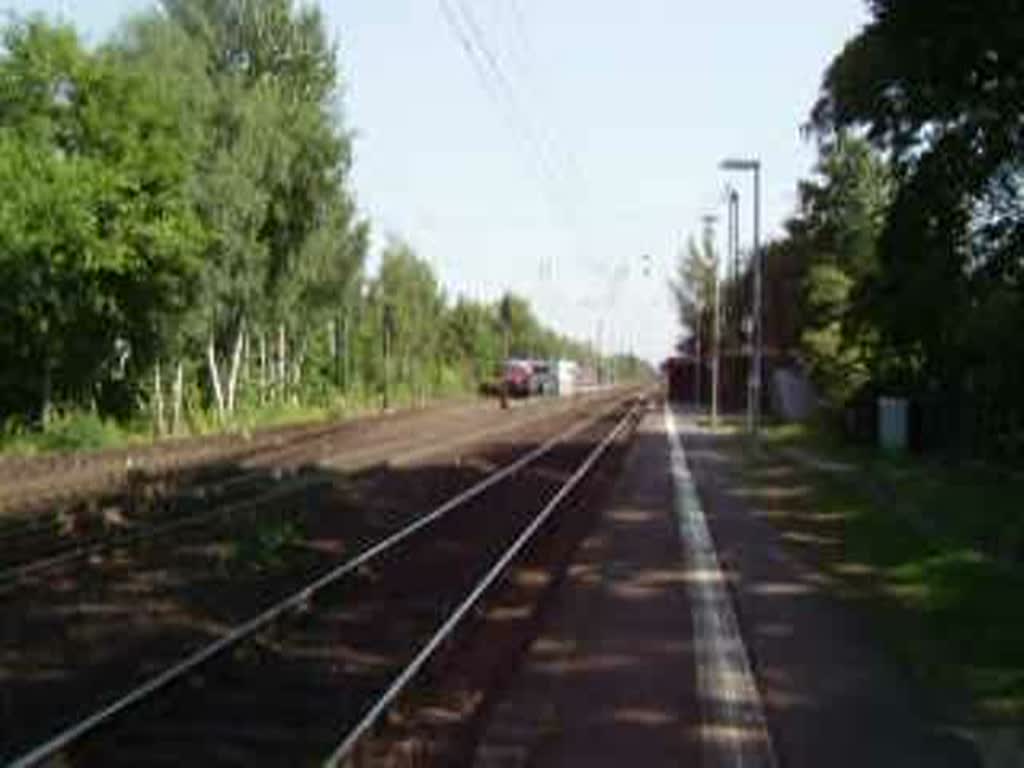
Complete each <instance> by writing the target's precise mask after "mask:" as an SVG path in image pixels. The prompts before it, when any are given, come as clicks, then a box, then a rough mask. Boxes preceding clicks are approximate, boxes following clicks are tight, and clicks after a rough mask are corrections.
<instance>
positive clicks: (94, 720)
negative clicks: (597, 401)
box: [8, 400, 622, 768]
mask: <svg viewBox="0 0 1024 768" xmlns="http://www.w3.org/2000/svg"><path fill="white" fill-rule="evenodd" d="M621 405H622V401H621V400H620V401H618V402H616V403H615V404H614V405H613V406H611V407H610V408H608V409H606V410H605V411H603V412H602V413H601V414H599V415H598V416H596V417H595V418H593V419H589V420H584V421H583V422H581V423H580V424H576V425H574V426H573V427H570V428H569V429H567V430H565V431H564V432H562V433H560V434H558V435H556V436H554V437H552V438H551V439H549V440H547V441H546V442H544V443H543V444H542V445H540V446H538V447H537V448H534V449H533V450H531V451H529V452H527V453H526V454H524V455H523V456H520V457H519V458H518V459H516V460H515V461H512V462H510V463H509V464H506V465H505V466H503V467H501V468H500V469H498V470H496V471H495V472H493V473H492V474H490V475H488V476H487V477H486V478H484V479H483V480H481V481H480V482H479V483H476V484H475V485H473V486H471V487H469V488H467V489H465V490H464V491H462V492H460V493H458V494H456V495H455V496H453V497H452V498H450V499H449V500H448V501H446V502H444V503H443V504H441V505H440V506H439V507H436V508H435V509H433V510H432V511H431V512H429V513H427V514H426V515H423V516H422V517H419V518H417V519H416V520H415V521H413V522H412V523H410V524H409V525H407V526H405V527H403V528H402V529H400V530H398V531H396V532H395V533H393V534H390V535H389V536H387V537H385V538H384V539H382V540H381V541H379V542H377V543H376V544H374V545H372V546H370V547H369V548H367V549H365V550H363V551H362V552H361V553H360V554H359V555H357V556H355V557H354V558H351V559H349V560H346V561H345V562H343V563H341V564H339V565H337V566H334V567H333V568H331V569H330V570H328V571H327V572H326V573H324V574H323V575H322V576H320V577H319V578H317V579H315V580H314V581H312V582H310V583H308V584H306V585H305V586H304V587H302V588H301V589H299V590H297V591H295V592H294V593H292V594H291V595H290V596H288V597H286V598H284V599H283V600H280V601H278V602H277V603H274V604H273V605H271V606H270V607H269V608H266V609H265V610H263V611H262V612H261V613H259V614H257V615H256V616H254V617H253V618H251V619H249V620H248V621H245V622H243V623H241V624H238V625H236V626H235V627H234V628H232V629H231V630H230V631H228V632H227V633H226V634H225V635H223V636H222V637H221V638H219V639H217V640H215V641H214V642H212V643H209V644H207V645H205V646H203V647H201V648H199V649H198V650H196V651H194V652H193V653H191V654H189V655H188V656H186V657H185V658H183V659H182V660H181V661H179V662H177V663H175V664H173V665H171V666H170V667H167V668H166V669H164V670H163V671H162V672H159V673H157V674H156V675H154V676H153V677H151V678H150V679H148V680H147V681H146V682H144V683H142V684H141V685H138V686H136V687H135V688H133V689H131V690H130V691H128V692H127V693H125V694H123V695H122V696H120V697H119V698H117V699H116V700H114V701H112V702H111V703H110V704H107V705H106V706H103V707H101V708H100V709H98V710H96V711H95V712H93V713H92V714H90V715H88V716H87V717H85V718H83V719H81V720H79V721H77V722H76V723H74V724H72V725H70V726H68V727H66V728H64V729H63V730H61V731H60V732H58V733H56V734H55V735H53V736H51V737H50V738H48V739H46V740H45V741H43V742H42V743H40V744H38V745H37V746H35V747H32V748H31V749H29V750H28V751H27V752H23V753H22V754H20V755H18V756H17V757H15V758H14V759H13V760H12V761H10V762H9V763H8V768H32V767H33V766H38V765H40V764H42V763H43V762H44V761H46V760H50V759H52V758H55V757H56V756H58V755H59V754H60V753H61V752H62V751H63V750H65V749H67V748H68V747H69V746H71V745H72V744H74V743H75V742H76V741H78V740H80V739H82V738H83V737H85V736H87V735H88V734H90V733H92V732H93V731H95V730H96V729H98V728H100V727H101V726H103V725H105V724H107V723H109V722H110V721H111V720H113V719H114V718H116V717H118V716H120V715H122V714H124V713H125V712H126V711H128V710H129V709H131V708H133V707H135V706H138V705H139V704H141V703H142V702H143V701H146V700H148V699H149V698H150V697H151V696H153V695H154V694H156V693H157V692H159V691H161V690H163V689H165V688H167V687H168V686H169V685H171V684H172V683H174V682H177V681H179V680H181V679H182V678H184V677H185V676H186V675H188V674H190V673H192V672H194V671H195V670H196V669H198V668H199V667H200V666H202V665H204V664H206V663H208V662H210V661H211V660H212V659H214V658H216V657H218V656H220V655H221V654H222V653H224V652H225V651H227V650H229V649H231V648H233V647H234V646H236V645H238V644H239V643H240V642H242V641H244V640H246V639H248V638H250V637H252V636H253V635H255V634H256V633H257V632H259V631H261V630H263V629H264V628H265V627H267V626H269V625H270V624H272V623H273V622H275V621H277V620H278V619H279V618H281V617H282V616H284V615H286V614H288V613H289V612H292V611H300V610H302V609H303V608H305V607H306V606H308V604H309V603H310V601H311V600H312V598H313V597H314V596H315V595H316V594H317V593H318V592H320V591H322V590H323V589H325V588H326V587H328V586H330V585H332V584H334V583H335V582H337V581H338V580H340V579H341V578H343V577H344V576H346V575H347V574H349V573H351V572H352V571H354V570H356V569H357V568H359V567H361V566H363V565H365V564H366V563H368V562H370V561H371V560H373V559H375V558H376V557H378V556H380V555H381V554H383V553H385V552H387V551H388V550H390V549H392V548H394V547H395V546H396V545H398V544H400V543H401V542H403V541H405V540H407V539H409V538H410V537H412V536H413V535H415V534H417V533H419V532H420V531H422V530H423V529H424V528H426V527H428V526H429V525H431V524H433V523H434V522H436V521H438V520H440V519H441V518H442V517H444V516H445V515H447V514H448V513H449V512H451V511H452V510H453V509H456V508H457V507H459V506H461V505H462V504H465V503H466V502H467V501H469V500H470V499H472V498H475V497H476V496H479V495H480V494H481V493H483V492H484V491H486V490H488V489H489V488H491V487H492V486H494V485H497V484H498V483H500V482H501V481H503V480H505V479H506V478H508V477H510V476H512V475H514V474H515V473H517V472H519V471H520V470H521V469H523V468H524V467H526V466H528V465H529V464H531V463H533V462H534V461H536V460H537V459H538V458H540V457H541V456H543V455H544V454H546V453H549V452H550V451H551V450H552V449H553V448H555V447H556V446H558V445H560V444H561V443H564V442H565V441H566V440H568V439H570V438H571V437H573V436H575V435H577V434H579V433H580V432H583V431H584V430H585V429H587V428H588V427H591V426H593V425H594V424H596V423H598V422H600V421H601V420H603V419H604V418H606V417H607V416H609V415H610V414H611V413H613V412H614V411H615V410H616V409H618V408H620V407H621Z"/></svg>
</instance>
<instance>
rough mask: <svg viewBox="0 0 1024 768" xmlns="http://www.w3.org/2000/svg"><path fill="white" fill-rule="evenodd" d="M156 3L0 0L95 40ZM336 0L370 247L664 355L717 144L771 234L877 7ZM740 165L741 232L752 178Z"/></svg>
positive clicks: (742, 0)
mask: <svg viewBox="0 0 1024 768" xmlns="http://www.w3.org/2000/svg"><path fill="white" fill-rule="evenodd" d="M152 2H153V0H13V2H12V0H0V7H4V6H6V7H8V8H12V9H13V10H14V11H16V12H18V13H24V12H29V11H37V10H42V11H44V12H47V13H58V12H60V13H63V14H64V15H65V17H67V18H68V19H70V20H72V21H74V22H75V23H76V24H77V25H78V26H79V28H80V29H81V30H82V31H83V33H84V34H85V36H86V39H87V40H89V41H90V42H97V41H99V40H101V39H102V38H103V37H104V36H105V35H106V34H108V33H109V31H110V30H111V29H112V27H113V26H114V25H115V24H116V23H117V20H118V19H119V18H120V17H122V16H123V15H124V14H126V13H128V12H131V11H134V10H139V9H144V8H147V7H149V6H150V5H151V3H152ZM323 4H324V7H325V9H326V12H327V16H328V18H329V20H330V24H331V26H332V31H333V33H334V34H335V35H336V38H337V40H338V42H339V44H340V50H341V66H342V71H343V72H344V77H345V99H344V103H345V113H346V120H347V123H348V125H349V127H350V128H352V129H353V130H354V131H355V132H356V141H355V154H356V159H355V169H354V178H353V181H354V184H355V191H356V195H357V197H358V199H359V202H360V205H361V207H362V208H363V210H364V211H365V212H366V214H367V215H368V216H369V217H370V218H371V220H372V222H373V224H374V228H375V231H376V234H377V238H376V244H375V248H377V249H379V247H380V244H381V243H382V242H383V240H384V237H385V236H386V235H387V234H389V233H392V234H395V235H398V236H400V237H402V238H404V239H406V240H408V241H409V242H410V243H411V244H412V245H413V246H414V247H415V248H416V250H417V251H418V252H419V253H420V255H421V256H423V257H424V258H426V259H428V260H430V261H431V262H432V263H433V264H434V266H435V268H436V269H437V271H438V273H439V275H440V277H441V279H442V281H443V282H444V284H445V285H446V286H448V288H449V290H450V292H451V293H452V294H455V293H459V292H462V293H467V294H469V295H472V296H475V297H485V298H491V297H494V296H497V295H498V294H499V293H501V292H502V291H503V290H505V289H506V288H511V289H513V290H515V291H517V292H520V293H522V294H525V295H526V296H528V297H529V298H530V299H531V300H532V301H533V303H534V306H535V307H536V309H537V310H538V313H539V314H540V315H541V316H542V317H543V318H544V319H545V320H547V321H548V322H549V323H551V324H553V325H555V326H556V327H558V328H559V329H560V330H563V331H567V332H570V333H573V334H574V335H577V336H580V337H587V338H594V337H596V335H597V332H598V329H599V327H600V328H601V329H602V330H603V336H604V338H603V340H602V345H603V346H604V348H605V349H606V350H611V349H616V350H618V349H630V348H632V349H635V351H636V352H637V353H639V354H642V355H643V356H645V357H647V358H649V359H652V360H655V359H660V358H662V357H664V356H665V355H666V354H668V353H669V351H670V350H671V346H672V342H673V340H674V339H675V338H676V337H677V336H678V334H679V329H678V327H677V325H676V320H675V314H674V311H673V308H672V306H671V303H670V299H669V295H668V291H667V288H666V279H667V275H668V271H669V270H670V269H671V265H672V262H673V261H674V259H675V258H676V255H677V253H678V251H679V250H680V248H681V245H682V243H683V242H684V241H685V238H686V237H687V236H688V235H690V234H692V233H697V232H699V229H700V218H701V216H703V215H705V214H709V213H715V214H719V215H720V216H722V215H724V206H723V203H722V199H723V188H724V184H725V181H726V177H725V176H723V175H722V173H721V172H719V171H718V169H717V166H718V162H719V160H720V159H721V158H723V157H724V156H726V155H741V156H753V157H759V158H760V159H761V161H762V163H763V167H764V189H763V200H764V205H763V211H764V218H763V222H764V230H765V231H766V233H767V234H768V235H770V234H772V233H773V232H777V231H778V230H779V226H780V224H781V222H782V221H784V219H785V218H786V217H787V216H788V215H789V213H790V212H791V211H792V209H793V205H794V202H795V186H796V181H797V179H798V178H800V177H801V176H804V175H806V174H807V172H808V171H809V169H810V166H811V165H812V163H813V160H814V150H813V147H812V146H810V145H809V144H808V143H806V142H805V141H804V140H803V139H802V138H801V136H800V130H799V129H800V125H801V123H802V122H803V121H804V120H805V119H806V116H807V112H808V109H809V107H810V105H811V104H812V103H813V101H814V98H815V94H816V92H817V88H818V84H819V82H820V78H821V74H822V72H823V70H824V68H825V67H826V65H827V63H828V61H829V60H830V58H831V57H832V55H834V54H835V53H836V52H837V51H838V49H839V48H840V46H841V45H842V44H843V42H844V41H845V40H846V39H847V38H849V37H851V36H852V35H853V34H855V33H856V32H857V31H858V29H859V28H860V26H861V25H862V24H863V23H864V22H865V21H866V19H867V11H866V7H865V4H864V0H824V1H823V0H774V1H773V2H761V0H713V1H712V2H707V1H704V2H695V1H694V0H629V1H628V2H626V1H624V0H616V1H615V2H611V0H461V2H460V0H363V1H362V2H354V1H352V0H350V1H349V2H339V1H338V0H334V1H333V2H330V1H325V2H324V3H323ZM446 7H447V8H448V9H450V10H451V13H452V17H453V18H454V19H456V20H457V22H458V24H459V26H460V28H461V29H462V34H463V36H464V37H466V38H468V39H470V40H471V41H474V48H473V50H475V51H476V57H477V58H476V60H477V62H478V64H479V66H478V67H477V68H475V67H474V65H473V63H472V60H471V58H470V56H469V55H468V54H467V52H466V50H465V48H464V44H463V42H462V40H461V39H460V37H459V35H458V34H457V33H456V32H455V31H454V30H453V29H452V27H451V26H450V24H449V22H448V21H447V19H446V16H445V8H446ZM460 7H461V8H465V9H468V11H469V19H467V17H466V16H465V15H461V11H460ZM476 46H481V47H476ZM492 64H493V66H492ZM736 182H737V184H738V186H739V189H740V192H741V195H742V201H741V205H742V207H743V209H742V214H741V215H742V217H743V218H742V226H743V237H744V239H745V240H746V239H748V238H749V237H750V234H751V216H752V213H751V207H750V203H751V199H752V198H751V191H750V190H751V185H750V182H749V181H748V180H747V179H743V178H739V179H736ZM719 229H720V230H722V227H719ZM644 254H649V255H650V257H651V259H652V261H653V264H654V268H653V270H652V274H651V275H650V276H645V275H644V274H643V271H642V269H641V256H642V255H644Z"/></svg>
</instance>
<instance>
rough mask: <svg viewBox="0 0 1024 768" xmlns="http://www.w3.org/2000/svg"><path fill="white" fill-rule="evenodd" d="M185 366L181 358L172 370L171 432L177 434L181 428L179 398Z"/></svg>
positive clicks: (183, 383) (181, 391) (181, 392)
mask: <svg viewBox="0 0 1024 768" xmlns="http://www.w3.org/2000/svg"><path fill="white" fill-rule="evenodd" d="M184 385H185V366H184V365H182V362H181V360H179V361H178V365H177V367H176V370H175V372H174V394H173V395H172V398H173V399H174V404H173V406H172V411H171V413H172V415H171V432H172V433H173V434H178V431H179V430H180V429H181V398H182V394H183V390H184V388H185V386H184Z"/></svg>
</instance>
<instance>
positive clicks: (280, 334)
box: [277, 323, 288, 400]
mask: <svg viewBox="0 0 1024 768" xmlns="http://www.w3.org/2000/svg"><path fill="white" fill-rule="evenodd" d="M287 374H288V348H287V345H286V342H285V333H284V323H280V324H279V325H278V326H277V381H278V386H279V387H280V390H281V391H280V393H279V395H280V398H281V400H284V398H285V390H286V389H287V384H288V379H287Z"/></svg>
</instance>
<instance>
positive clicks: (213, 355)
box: [206, 333, 225, 423]
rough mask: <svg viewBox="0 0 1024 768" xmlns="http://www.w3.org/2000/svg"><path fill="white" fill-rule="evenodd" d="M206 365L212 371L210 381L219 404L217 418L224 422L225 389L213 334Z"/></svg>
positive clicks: (215, 400)
mask: <svg viewBox="0 0 1024 768" xmlns="http://www.w3.org/2000/svg"><path fill="white" fill-rule="evenodd" d="M206 365H207V367H208V368H209V371H210V383H211V384H212V385H213V397H214V402H215V403H216V404H217V418H219V419H220V421H221V423H223V422H224V417H225V413H224V390H223V389H222V388H221V385H220V371H219V370H218V368H217V350H216V349H215V347H214V344H213V334H212V333H211V334H210V338H209V341H207V343H206Z"/></svg>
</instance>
